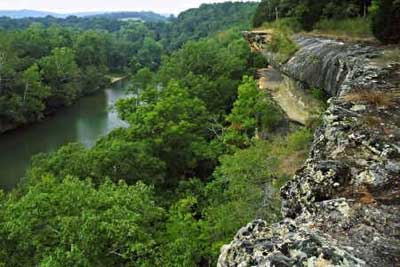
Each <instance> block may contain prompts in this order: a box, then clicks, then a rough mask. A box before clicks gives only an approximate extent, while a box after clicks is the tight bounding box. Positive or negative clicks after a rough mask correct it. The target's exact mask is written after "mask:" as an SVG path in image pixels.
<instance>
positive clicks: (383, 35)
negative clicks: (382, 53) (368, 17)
mask: <svg viewBox="0 0 400 267" xmlns="http://www.w3.org/2000/svg"><path fill="white" fill-rule="evenodd" d="M372 32H373V33H374V35H375V37H376V38H377V39H378V40H380V41H382V42H383V43H399V41H400V2H399V1H397V0H382V1H379V4H378V10H377V12H376V14H375V16H374V17H373V20H372Z"/></svg>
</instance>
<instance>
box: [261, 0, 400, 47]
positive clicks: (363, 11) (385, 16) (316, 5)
mask: <svg viewBox="0 0 400 267" xmlns="http://www.w3.org/2000/svg"><path fill="white" fill-rule="evenodd" d="M355 17H365V18H368V17H371V20H372V22H370V21H368V20H366V21H365V23H371V29H372V31H373V33H374V35H375V37H376V38H377V39H379V40H380V41H382V42H384V43H396V42H399V41H400V34H399V32H400V22H399V21H400V3H399V1H396V0H382V1H378V0H350V1H349V0H339V1H338V0H335V1H332V0H306V1H300V0H288V1H287V0H263V1H261V3H260V5H259V6H258V8H257V10H256V12H255V15H254V17H253V26H254V27H260V26H261V25H262V24H263V23H264V22H271V21H275V20H279V19H285V18H286V19H292V20H294V21H295V22H297V23H298V24H299V25H300V26H301V28H302V29H304V30H306V31H311V30H313V28H314V26H315V25H316V23H317V22H319V21H320V20H322V19H333V20H341V19H346V18H355Z"/></svg>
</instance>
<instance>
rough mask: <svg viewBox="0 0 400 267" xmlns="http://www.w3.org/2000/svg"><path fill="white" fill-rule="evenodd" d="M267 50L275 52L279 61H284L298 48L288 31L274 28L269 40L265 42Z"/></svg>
mask: <svg viewBox="0 0 400 267" xmlns="http://www.w3.org/2000/svg"><path fill="white" fill-rule="evenodd" d="M267 49H268V51H270V52H272V53H276V54H277V60H278V62H279V63H285V62H286V61H287V60H288V59H289V58H290V57H291V56H293V54H294V53H296V51H297V50H298V47H297V45H296V43H295V42H294V41H293V40H292V39H291V37H290V32H289V31H286V30H284V29H279V30H278V29H277V30H274V32H273V34H272V38H271V41H270V42H268V43H267Z"/></svg>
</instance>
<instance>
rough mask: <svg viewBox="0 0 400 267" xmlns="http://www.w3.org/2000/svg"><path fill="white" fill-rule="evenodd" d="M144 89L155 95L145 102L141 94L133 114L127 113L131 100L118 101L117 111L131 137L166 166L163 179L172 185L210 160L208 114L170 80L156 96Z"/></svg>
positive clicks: (202, 106)
mask: <svg viewBox="0 0 400 267" xmlns="http://www.w3.org/2000/svg"><path fill="white" fill-rule="evenodd" d="M146 90H150V91H151V92H152V93H153V92H154V93H155V94H158V96H157V97H155V98H153V99H152V100H150V102H149V100H148V99H149V98H147V99H146V92H144V93H143V94H142V95H141V98H140V100H139V103H140V104H139V105H138V106H137V107H136V108H135V109H134V112H133V113H131V114H129V113H130V112H131V111H132V106H136V105H137V103H138V102H137V100H136V99H135V98H132V99H130V101H129V100H128V101H127V100H125V101H123V102H121V103H123V104H121V105H119V107H118V111H119V112H120V113H122V114H126V117H125V119H126V120H127V121H128V122H129V123H130V125H131V126H130V127H131V131H132V133H133V138H134V139H135V140H142V141H144V142H147V144H148V145H150V146H152V150H153V151H154V152H153V153H154V155H158V157H159V158H160V159H161V160H162V161H163V162H165V163H166V167H167V177H169V178H170V180H169V182H171V183H172V184H174V183H176V180H174V179H176V178H177V179H179V178H184V177H185V176H187V175H190V174H193V171H194V169H195V168H196V167H198V165H199V163H200V162H201V161H205V162H206V161H207V160H210V158H209V157H210V154H212V153H210V151H208V150H207V139H206V138H207V136H208V133H207V130H206V129H207V123H208V122H207V119H208V113H207V110H206V108H205V105H204V103H203V102H202V101H201V100H200V99H198V98H194V97H191V96H190V94H189V92H188V89H187V88H184V87H182V86H181V85H180V84H179V83H178V82H175V81H171V82H170V83H169V84H168V86H167V87H166V88H164V89H163V90H161V91H159V92H158V93H157V91H156V90H154V91H153V90H152V89H151V88H148V89H146ZM126 110H128V112H127V111H126ZM211 158H212V156H211ZM212 159H213V158H212Z"/></svg>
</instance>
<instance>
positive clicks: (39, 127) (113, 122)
mask: <svg viewBox="0 0 400 267" xmlns="http://www.w3.org/2000/svg"><path fill="white" fill-rule="evenodd" d="M127 85H128V81H119V82H117V83H116V84H114V85H113V86H112V87H111V88H109V89H106V90H103V91H99V92H97V93H95V94H93V95H90V96H86V97H83V98H81V99H80V100H78V102H77V103H75V104H74V105H72V106H70V107H66V108H64V109H61V110H58V111H57V112H56V113H55V114H54V115H52V116H50V117H48V118H46V119H45V120H44V121H42V122H38V123H35V124H32V125H28V126H26V127H23V128H20V129H17V130H14V131H10V132H7V133H5V134H2V135H0V151H1V153H0V189H5V190H10V189H12V188H13V187H15V186H16V185H17V184H18V182H19V181H20V180H21V179H23V177H24V174H25V171H26V170H27V168H28V167H29V164H30V159H31V157H32V156H33V155H35V154H37V153H41V152H52V151H55V150H57V149H58V148H59V147H61V146H62V145H64V144H67V143H70V142H80V143H82V144H84V145H85V146H86V147H90V146H92V145H93V144H94V143H95V142H96V140H97V139H98V138H100V137H101V136H104V135H106V134H107V133H109V132H110V131H111V130H113V129H115V128H117V127H124V126H126V123H125V122H123V121H121V120H120V119H119V118H118V116H117V114H116V112H115V111H114V110H113V109H112V106H113V104H114V103H115V101H116V100H117V99H119V98H122V97H124V96H126V93H125V88H126V86H127Z"/></svg>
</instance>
